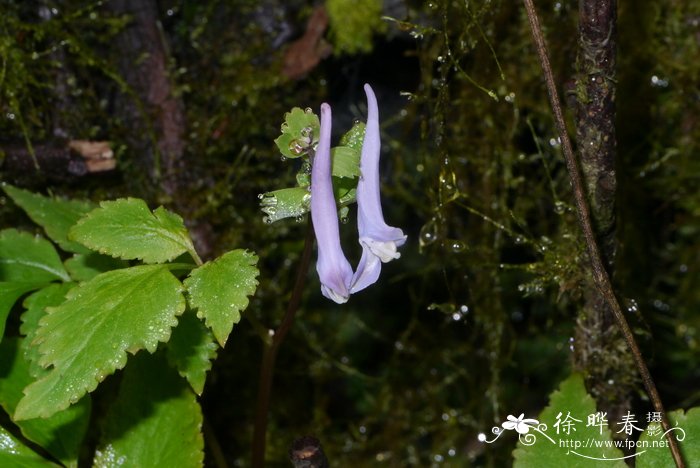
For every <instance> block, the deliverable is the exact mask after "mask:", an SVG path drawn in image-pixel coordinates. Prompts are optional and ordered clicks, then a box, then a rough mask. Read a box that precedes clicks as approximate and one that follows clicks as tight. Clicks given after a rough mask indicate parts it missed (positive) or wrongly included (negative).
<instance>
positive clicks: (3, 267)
mask: <svg viewBox="0 0 700 468" xmlns="http://www.w3.org/2000/svg"><path fill="white" fill-rule="evenodd" d="M56 280H61V281H70V276H68V272H67V271H66V270H65V269H64V268H63V264H62V263H61V259H60V258H59V257H58V253H57V252H56V249H55V248H54V246H53V245H52V244H51V242H49V241H47V240H46V239H44V238H42V237H38V236H33V235H31V234H29V233H27V232H21V231H18V230H16V229H5V230H3V231H0V281H12V282H23V283H44V282H46V283H48V282H51V281H56Z"/></svg>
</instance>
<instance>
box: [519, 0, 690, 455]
mask: <svg viewBox="0 0 700 468" xmlns="http://www.w3.org/2000/svg"><path fill="white" fill-rule="evenodd" d="M523 1H524V3H525V9H526V11H527V17H528V21H529V22H530V29H531V31H532V36H533V38H534V41H535V47H536V49H537V55H538V56H539V59H540V64H541V66H542V71H543V72H544V79H545V83H546V87H547V94H548V95H549V102H550V104H551V106H552V111H553V113H554V123H555V125H556V127H557V131H558V132H559V137H560V138H561V145H562V150H563V152H564V159H565V161H566V168H567V170H568V172H569V177H570V178H571V185H572V187H573V193H574V203H575V205H576V213H577V215H578V220H579V224H580V225H581V230H582V231H583V237H584V239H585V242H586V247H587V249H588V256H589V259H590V262H591V269H592V270H593V280H594V281H595V285H596V287H597V288H598V290H599V292H600V294H601V296H602V297H603V298H604V299H605V302H606V303H607V304H608V307H609V308H610V310H611V311H612V312H613V315H614V316H615V320H616V322H617V324H618V326H619V327H620V330H621V331H622V335H623V336H624V337H625V341H626V342H627V346H629V348H630V350H631V351H632V355H633V357H634V362H635V364H636V366H637V370H638V371H639V374H640V375H641V377H642V382H644V387H645V388H646V390H647V393H648V395H649V398H650V399H651V402H652V404H653V405H654V410H655V411H656V412H659V413H660V414H661V425H662V426H663V429H664V431H665V432H666V439H667V440H668V443H669V447H670V449H671V455H672V456H673V460H674V461H675V463H676V466H677V467H678V468H683V467H685V463H684V461H683V457H682V455H681V452H680V449H679V447H678V444H677V443H676V439H675V438H674V437H673V435H672V433H671V431H669V429H670V428H671V425H670V424H669V421H668V416H667V415H666V412H665V411H664V407H663V403H662V402H661V398H660V397H659V392H658V391H657V390H656V385H655V384H654V380H653V379H652V378H651V374H650V373H649V369H648V368H647V365H646V362H645V361H644V357H643V356H642V352H641V351H640V349H639V346H637V342H636V340H635V339H634V335H633V334H632V330H631V329H630V326H629V324H628V323H627V319H625V316H624V314H623V313H622V308H621V307H620V303H619V302H618V300H617V297H616V296H615V292H614V291H613V288H612V284H611V282H610V278H609V276H608V273H607V271H606V270H605V267H604V264H603V260H602V258H601V255H600V251H599V249H598V244H597V242H596V238H595V235H594V233H593V226H592V223H591V215H590V212H589V210H588V204H587V203H586V191H585V189H584V186H583V180H582V177H581V173H580V171H579V168H578V165H577V163H576V158H575V157H574V152H573V149H572V146H571V141H570V140H569V135H568V133H567V131H566V124H565V122H564V116H563V112H562V108H561V104H560V101H559V95H558V93H557V88H556V85H555V83H554V76H553V74H552V67H551V65H550V63H549V57H548V52H547V46H546V44H545V40H544V36H543V34H542V29H541V27H540V24H539V19H538V17H537V12H536V10H535V5H534V4H533V0H523Z"/></svg>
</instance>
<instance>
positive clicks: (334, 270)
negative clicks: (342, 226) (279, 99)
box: [311, 103, 353, 304]
mask: <svg viewBox="0 0 700 468" xmlns="http://www.w3.org/2000/svg"><path fill="white" fill-rule="evenodd" d="M311 220H312V221H313V225H314V232H315V234H316V242H317V244H318V260H317V261H316V271H318V276H319V278H320V280H321V292H322V293H323V295H324V296H326V297H327V298H328V299H331V300H333V301H335V302H337V303H338V304H342V303H344V302H347V300H348V298H349V296H350V283H351V281H352V279H353V271H352V267H351V266H350V263H349V262H348V259H347V258H346V257H345V254H344V253H343V249H342V247H341V246H340V230H339V226H338V208H337V206H336V204H335V196H334V195H333V182H332V181H331V107H330V106H329V105H328V104H326V103H323V104H321V131H320V137H319V143H318V147H317V150H316V155H315V157H314V161H313V167H312V170H311Z"/></svg>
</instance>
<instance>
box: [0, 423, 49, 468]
mask: <svg viewBox="0 0 700 468" xmlns="http://www.w3.org/2000/svg"><path fill="white" fill-rule="evenodd" d="M0 441H2V443H0V464H1V465H2V466H13V467H17V468H47V467H52V466H53V467H57V466H59V465H56V464H55V463H51V462H50V461H48V460H46V459H45V458H42V457H41V456H40V455H38V454H37V453H36V452H34V451H33V450H32V449H30V448H29V447H27V446H26V445H25V444H23V443H22V441H20V440H18V439H17V438H16V437H15V436H13V435H12V434H11V433H10V432H9V431H7V430H6V429H5V428H4V427H2V426H0Z"/></svg>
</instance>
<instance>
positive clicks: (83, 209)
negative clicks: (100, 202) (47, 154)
mask: <svg viewBox="0 0 700 468" xmlns="http://www.w3.org/2000/svg"><path fill="white" fill-rule="evenodd" d="M2 189H3V190H4V191H5V193H7V195H9V196H10V198H12V200H13V201H14V202H15V203H16V204H17V205H18V206H19V207H20V208H22V209H23V210H24V211H25V212H26V213H27V215H29V217H30V218H31V219H32V221H34V222H35V223H37V224H38V225H39V226H41V227H43V228H44V231H46V235H47V236H49V238H50V239H51V240H53V241H54V242H56V243H57V244H58V245H60V246H61V248H62V249H63V250H67V251H69V252H75V253H88V252H89V250H88V249H86V248H85V247H83V246H82V245H80V244H78V243H76V242H72V241H70V240H68V230H69V229H70V228H71V227H72V226H73V225H74V224H75V223H77V222H78V220H79V219H80V218H81V217H82V216H83V215H85V214H86V213H88V212H89V211H91V210H93V209H94V208H95V205H94V204H93V203H90V202H87V201H81V200H62V199H60V198H54V197H45V196H43V195H39V194H37V193H32V192H29V191H27V190H22V189H19V188H17V187H13V186H12V185H9V184H3V186H2Z"/></svg>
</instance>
